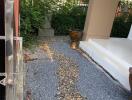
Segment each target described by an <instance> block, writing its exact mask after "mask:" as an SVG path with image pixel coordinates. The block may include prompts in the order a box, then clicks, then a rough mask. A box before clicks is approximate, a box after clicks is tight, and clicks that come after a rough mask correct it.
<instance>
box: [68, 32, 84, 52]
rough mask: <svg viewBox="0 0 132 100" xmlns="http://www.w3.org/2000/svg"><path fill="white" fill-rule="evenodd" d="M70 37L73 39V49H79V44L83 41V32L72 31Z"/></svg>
mask: <svg viewBox="0 0 132 100" xmlns="http://www.w3.org/2000/svg"><path fill="white" fill-rule="evenodd" d="M69 35H70V38H71V44H70V47H71V48H72V49H77V48H78V47H79V42H80V40H81V39H82V35H83V32H82V31H79V30H70V32H69Z"/></svg>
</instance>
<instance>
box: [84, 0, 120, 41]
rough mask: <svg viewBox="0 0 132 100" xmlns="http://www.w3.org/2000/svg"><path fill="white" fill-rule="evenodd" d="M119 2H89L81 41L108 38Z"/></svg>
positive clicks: (105, 0)
mask: <svg viewBox="0 0 132 100" xmlns="http://www.w3.org/2000/svg"><path fill="white" fill-rule="evenodd" d="M118 2H119V0H89V8H88V12H87V17H86V22H85V27H84V35H83V40H88V39H89V38H109V36H110V33H111V29H112V25H113V21H114V17H115V12H116V8H117V5H118Z"/></svg>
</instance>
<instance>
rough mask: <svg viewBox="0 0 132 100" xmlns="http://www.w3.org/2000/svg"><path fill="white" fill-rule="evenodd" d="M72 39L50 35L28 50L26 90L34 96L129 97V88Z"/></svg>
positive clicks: (58, 99)
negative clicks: (71, 46) (104, 70)
mask: <svg viewBox="0 0 132 100" xmlns="http://www.w3.org/2000/svg"><path fill="white" fill-rule="evenodd" d="M69 42H70V39H69V38H68V37H53V38H48V37H47V38H44V39H43V40H42V41H41V42H40V43H39V44H38V45H36V46H35V47H34V48H33V49H32V50H28V49H26V50H24V54H25V59H26V60H25V65H26V66H25V67H26V84H25V93H27V92H28V94H30V93H31V98H32V100H128V97H129V93H128V92H127V91H125V90H124V89H123V88H121V86H119V85H118V84H116V83H115V82H114V81H112V80H111V79H110V78H108V77H107V76H106V74H105V73H104V72H102V71H101V70H100V69H99V68H97V66H96V65H95V64H93V63H92V62H91V61H89V60H88V59H86V58H85V57H84V56H83V55H82V54H81V53H80V52H79V51H77V50H72V49H71V48H70V47H69ZM25 97H26V95H25Z"/></svg>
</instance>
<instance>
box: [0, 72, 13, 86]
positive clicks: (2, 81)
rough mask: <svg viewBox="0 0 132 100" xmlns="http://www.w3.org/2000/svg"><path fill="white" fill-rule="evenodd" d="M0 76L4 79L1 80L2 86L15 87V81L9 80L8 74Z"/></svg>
mask: <svg viewBox="0 0 132 100" xmlns="http://www.w3.org/2000/svg"><path fill="white" fill-rule="evenodd" d="M0 76H2V77H4V78H3V79H2V80H0V85H3V86H6V85H13V80H12V79H7V73H0Z"/></svg>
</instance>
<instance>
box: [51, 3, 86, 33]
mask: <svg viewBox="0 0 132 100" xmlns="http://www.w3.org/2000/svg"><path fill="white" fill-rule="evenodd" d="M86 11H87V7H85V6H75V5H73V6H72V7H71V6H70V9H69V8H67V7H62V8H61V9H60V10H59V11H58V12H57V13H55V14H53V16H52V21H51V25H52V27H53V28H54V30H55V35H68V32H69V29H79V30H83V28H84V23H85V17H86Z"/></svg>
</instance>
